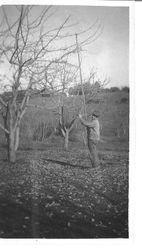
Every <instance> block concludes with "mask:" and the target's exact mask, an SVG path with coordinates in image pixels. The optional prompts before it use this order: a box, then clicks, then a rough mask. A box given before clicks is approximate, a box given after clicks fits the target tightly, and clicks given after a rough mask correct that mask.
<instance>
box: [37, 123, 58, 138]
mask: <svg viewBox="0 0 142 250" xmlns="http://www.w3.org/2000/svg"><path fill="white" fill-rule="evenodd" d="M52 133H53V128H52V127H51V126H50V125H49V124H47V123H45V122H40V123H39V124H38V125H37V127H36V128H35V130H34V132H33V140H34V141H43V140H46V139H47V138H48V137H49V136H50V135H51V134H52Z"/></svg>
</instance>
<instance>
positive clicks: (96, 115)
mask: <svg viewBox="0 0 142 250" xmlns="http://www.w3.org/2000/svg"><path fill="white" fill-rule="evenodd" d="M92 116H95V117H99V116H100V113H99V111H97V110H95V111H94V112H93V113H92Z"/></svg>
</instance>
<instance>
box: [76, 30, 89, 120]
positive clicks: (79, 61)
mask: <svg viewBox="0 0 142 250" xmlns="http://www.w3.org/2000/svg"><path fill="white" fill-rule="evenodd" d="M75 38H76V49H77V55H78V65H79V74H80V82H81V89H82V96H83V108H84V115H85V117H86V115H87V113H86V103H85V94H84V87H83V80H82V71H81V60H80V54H79V47H78V37H77V34H75Z"/></svg>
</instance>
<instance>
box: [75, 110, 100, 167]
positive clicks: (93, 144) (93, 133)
mask: <svg viewBox="0 0 142 250" xmlns="http://www.w3.org/2000/svg"><path fill="white" fill-rule="evenodd" d="M98 117H99V113H98V112H97V111H96V112H94V113H93V114H92V115H91V121H86V120H85V119H83V118H82V115H81V114H79V119H80V121H81V123H82V124H83V125H84V126H85V127H86V128H87V144H88V149H89V153H90V160H91V164H92V167H93V168H96V167H98V164H99V161H98V153H97V143H98V141H99V140H100V124H99V120H98Z"/></svg>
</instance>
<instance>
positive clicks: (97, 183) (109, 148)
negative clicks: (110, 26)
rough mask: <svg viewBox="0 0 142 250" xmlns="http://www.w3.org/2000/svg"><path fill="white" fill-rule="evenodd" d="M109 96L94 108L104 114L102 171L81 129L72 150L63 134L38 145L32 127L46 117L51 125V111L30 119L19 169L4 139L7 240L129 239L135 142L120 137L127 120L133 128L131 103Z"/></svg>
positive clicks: (0, 197) (0, 178) (2, 222)
mask: <svg viewBox="0 0 142 250" xmlns="http://www.w3.org/2000/svg"><path fill="white" fill-rule="evenodd" d="M108 95H109V98H106V99H105V98H103V99H101V100H103V101H102V102H101V103H100V104H96V103H94V102H92V103H91V105H92V106H93V107H94V105H95V107H96V105H100V108H101V109H102V112H103V114H104V116H103V117H102V118H101V119H102V120H101V122H102V124H103V125H104V128H103V133H102V142H100V143H99V145H98V152H99V159H100V166H99V167H98V168H97V169H93V168H91V164H90V160H89V156H88V151H87V148H86V146H85V145H84V144H83V141H80V140H75V138H76V135H77V134H78V133H79V131H80V127H79V128H78V127H76V130H74V132H73V134H72V135H71V140H70V142H69V149H68V150H64V141H63V138H62V137H60V136H57V135H53V134H51V135H50V136H49V137H48V138H46V140H44V141H34V140H32V138H33V137H32V136H33V132H34V128H35V127H34V126H32V125H31V124H33V125H34V123H36V122H39V121H41V120H42V118H43V119H44V121H45V120H48V122H49V115H48V116H47V117H46V115H45V110H44V111H42V112H41V111H34V112H35V113H34V112H31V110H30V111H28V113H27V114H26V115H25V117H24V119H23V124H22V127H21V134H20V136H21V138H22V139H21V140H20V141H21V143H20V148H19V150H18V153H17V161H16V163H15V164H10V163H8V162H7V152H6V143H5V140H4V136H3V137H2V136H1V142H0V148H1V151H0V237H1V238H128V234H129V233H128V176H129V169H128V167H129V140H128V137H126V136H120V137H118V136H117V135H116V134H115V133H114V132H115V128H117V124H118V121H120V122H121V120H122V121H124V124H125V125H126V126H127V129H128V122H127V121H128V116H129V114H128V113H129V111H128V103H127V102H126V100H125V102H122V98H123V99H124V98H125V99H126V94H125V95H124V93H122V95H123V96H122V95H121V94H120V93H119V95H116V93H115V94H112V95H111V96H112V97H111V98H110V93H109V94H107V96H108ZM116 97H117V98H116ZM108 100H110V101H108ZM40 102H41V99H40ZM36 103H38V102H37V101H36ZM38 104H39V103H38ZM106 104H107V105H106ZM114 115H115V117H114ZM47 118H48V119H47ZM50 118H51V116H50ZM30 119H31V120H30ZM35 121H36V122H35ZM30 122H31V123H30ZM51 123H52V124H54V121H52V122H51V120H50V125H51ZM30 125H31V126H30ZM37 125H38V123H37ZM110 132H111V133H110ZM127 132H128V131H127ZM2 138H3V139H2ZM78 139H79V137H78Z"/></svg>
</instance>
